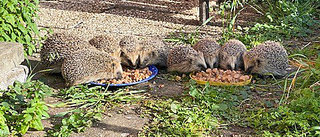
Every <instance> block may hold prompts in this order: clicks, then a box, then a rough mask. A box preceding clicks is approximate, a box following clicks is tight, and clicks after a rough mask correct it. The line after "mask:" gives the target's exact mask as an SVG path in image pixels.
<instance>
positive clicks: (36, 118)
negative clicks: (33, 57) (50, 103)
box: [0, 81, 52, 136]
mask: <svg viewBox="0 0 320 137" xmlns="http://www.w3.org/2000/svg"><path fill="white" fill-rule="evenodd" d="M51 90H52V89H51V88H50V87H48V86H46V85H44V84H43V83H41V82H39V81H32V82H26V83H24V84H22V83H20V82H16V83H15V84H14V86H9V90H8V91H1V99H0V102H2V103H1V104H0V122H1V123H0V126H1V129H0V134H1V136H8V135H23V134H25V133H26V132H27V131H28V130H29V129H30V128H32V129H36V130H43V125H42V123H41V119H43V118H49V115H48V107H47V106H46V104H45V102H43V99H44V98H45V97H46V96H48V95H50V93H51Z"/></svg>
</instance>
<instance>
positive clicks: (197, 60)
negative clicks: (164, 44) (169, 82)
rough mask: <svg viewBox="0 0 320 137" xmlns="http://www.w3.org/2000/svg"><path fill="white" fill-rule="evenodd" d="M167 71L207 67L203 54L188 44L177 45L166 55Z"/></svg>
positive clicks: (190, 70) (184, 70)
mask: <svg viewBox="0 0 320 137" xmlns="http://www.w3.org/2000/svg"><path fill="white" fill-rule="evenodd" d="M167 64H168V71H177V72H180V73H188V72H193V71H200V70H205V69H206V68H207V65H206V61H205V60H204V57H203V54H202V53H199V52H197V51H196V50H194V49H193V48H191V47H189V46H182V45H180V46H177V47H174V48H172V49H171V50H170V52H169V55H168V61H167Z"/></svg>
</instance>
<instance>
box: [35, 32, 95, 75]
mask: <svg viewBox="0 0 320 137" xmlns="http://www.w3.org/2000/svg"><path fill="white" fill-rule="evenodd" d="M92 48H94V47H93V46H91V45H90V44H89V43H88V42H87V41H83V40H81V39H80V38H78V37H74V36H71V35H68V34H65V33H54V34H52V36H50V37H48V39H46V40H45V41H44V43H43V47H42V49H41V51H40V57H41V62H42V64H43V65H44V66H45V67H47V68H50V69H52V71H51V72H52V73H60V72H61V64H62V62H63V59H64V58H65V57H66V56H68V55H71V54H72V53H73V52H76V51H79V50H83V49H92Z"/></svg>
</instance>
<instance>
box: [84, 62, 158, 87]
mask: <svg viewBox="0 0 320 137" xmlns="http://www.w3.org/2000/svg"><path fill="white" fill-rule="evenodd" d="M149 70H150V71H151V72H152V74H151V76H150V77H148V78H146V79H143V80H140V81H137V82H133V83H125V84H110V85H109V87H123V86H131V85H136V84H140V83H143V82H147V81H149V80H151V79H153V78H154V77H155V76H156V75H157V74H158V72H159V71H158V69H157V67H156V66H154V65H152V66H149ZM89 84H90V85H94V86H104V87H107V86H108V84H100V83H95V82H89Z"/></svg>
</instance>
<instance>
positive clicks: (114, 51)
mask: <svg viewBox="0 0 320 137" xmlns="http://www.w3.org/2000/svg"><path fill="white" fill-rule="evenodd" d="M89 43H90V44H91V45H93V46H94V47H96V48H97V49H98V50H100V51H105V52H107V53H109V54H110V55H111V56H113V57H120V53H121V52H120V50H121V48H120V46H119V41H117V40H116V39H115V38H114V37H113V36H111V35H98V36H95V37H93V38H92V39H91V40H89Z"/></svg>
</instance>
